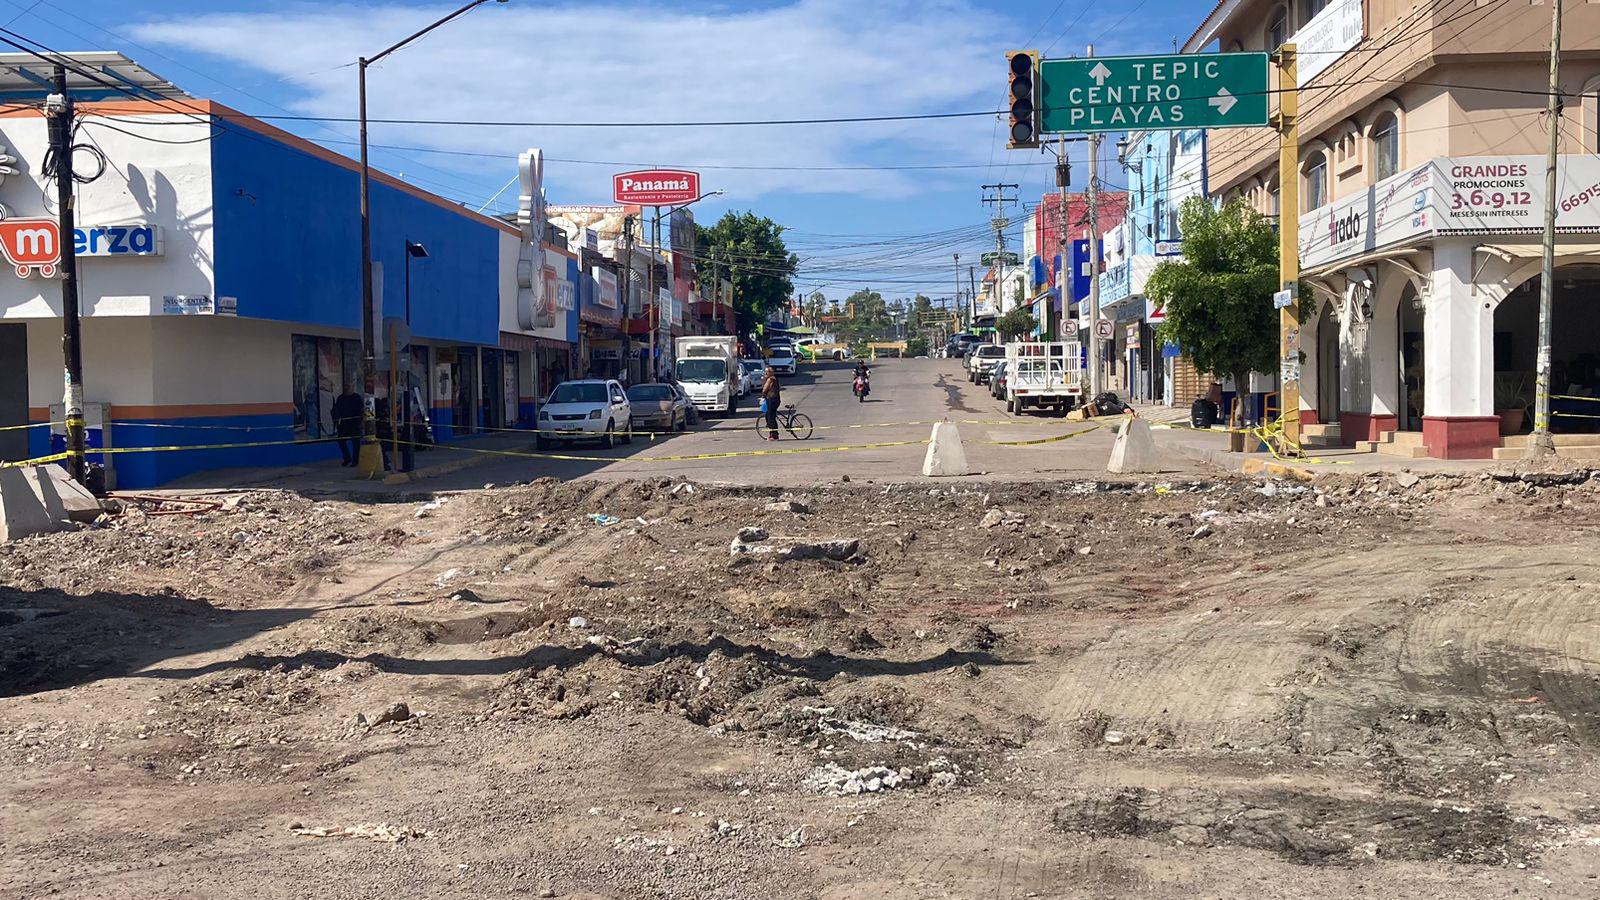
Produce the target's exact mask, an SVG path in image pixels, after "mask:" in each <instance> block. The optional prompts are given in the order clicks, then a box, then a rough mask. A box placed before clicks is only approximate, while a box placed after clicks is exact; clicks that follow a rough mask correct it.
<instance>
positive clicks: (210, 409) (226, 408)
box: [111, 403, 294, 421]
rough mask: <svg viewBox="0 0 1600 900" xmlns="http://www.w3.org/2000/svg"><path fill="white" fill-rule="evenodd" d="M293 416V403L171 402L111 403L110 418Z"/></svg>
mask: <svg viewBox="0 0 1600 900" xmlns="http://www.w3.org/2000/svg"><path fill="white" fill-rule="evenodd" d="M293 413H294V404H293V403H173V404H165V405H152V406H135V405H132V404H127V405H124V404H121V403H114V404H112V405H111V418H112V420H113V421H115V420H117V419H200V418H215V417H218V416H274V415H277V416H283V415H292V414H293Z"/></svg>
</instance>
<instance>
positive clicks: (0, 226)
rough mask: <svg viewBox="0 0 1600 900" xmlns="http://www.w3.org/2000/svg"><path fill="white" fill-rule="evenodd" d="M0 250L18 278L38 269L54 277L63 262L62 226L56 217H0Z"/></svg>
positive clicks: (40, 272)
mask: <svg viewBox="0 0 1600 900" xmlns="http://www.w3.org/2000/svg"><path fill="white" fill-rule="evenodd" d="M0 253H4V254H5V257H6V261H7V262H9V263H11V265H13V266H15V267H16V270H17V277H19V278H27V277H28V276H29V275H32V274H33V273H34V271H35V270H37V271H38V272H39V274H40V275H43V276H44V277H46V278H51V277H53V276H54V275H55V274H56V267H57V266H58V265H60V263H61V226H60V224H59V223H57V222H56V221H55V220H54V219H0Z"/></svg>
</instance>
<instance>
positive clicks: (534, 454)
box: [399, 440, 928, 463]
mask: <svg viewBox="0 0 1600 900" xmlns="http://www.w3.org/2000/svg"><path fill="white" fill-rule="evenodd" d="M399 443H401V444H406V443H412V442H408V441H400V442H399ZM926 443H928V442H927V441H926V440H915V441H880V442H878V443H874V444H850V445H846V446H839V447H791V448H788V449H783V450H728V451H724V452H719V453H685V454H680V455H675V456H639V457H626V456H583V455H579V454H574V453H545V452H542V451H531V450H491V449H489V448H487V447H461V446H457V445H454V444H413V445H414V446H432V447H437V448H439V449H443V450H459V451H461V452H463V453H482V454H487V455H490V456H510V457H515V458H518V459H566V460H574V461H577V462H604V463H625V462H684V461H688V460H696V459H731V458H733V457H738V456H783V455H787V454H791V453H838V452H840V451H844V450H876V449H880V448H884V447H909V446H912V445H915V444H926Z"/></svg>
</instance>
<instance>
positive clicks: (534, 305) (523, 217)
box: [517, 149, 556, 331]
mask: <svg viewBox="0 0 1600 900" xmlns="http://www.w3.org/2000/svg"><path fill="white" fill-rule="evenodd" d="M517 175H518V177H519V178H520V180H521V181H522V193H521V195H520V196H519V197H518V199H517V227H518V228H519V229H520V230H521V232H522V242H521V246H520V247H519V248H518V250H517V326H518V327H519V328H521V329H522V330H523V331H532V330H534V329H536V328H551V327H554V326H555V324H556V319H555V302H554V298H553V297H551V296H548V295H547V294H546V284H547V279H546V278H545V265H544V224H545V204H544V154H543V153H542V152H540V151H539V150H536V149H534V150H528V151H526V152H525V153H523V154H521V155H520V156H519V157H518V158H517ZM549 287H550V288H551V289H552V290H553V288H554V285H549Z"/></svg>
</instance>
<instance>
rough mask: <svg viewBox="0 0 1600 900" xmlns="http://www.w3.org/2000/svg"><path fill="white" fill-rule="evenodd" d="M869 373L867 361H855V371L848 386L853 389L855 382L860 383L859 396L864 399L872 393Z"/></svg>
mask: <svg viewBox="0 0 1600 900" xmlns="http://www.w3.org/2000/svg"><path fill="white" fill-rule="evenodd" d="M871 371H872V370H871V369H869V368H867V361H866V360H864V359H858V360H856V371H855V374H854V375H852V376H851V379H850V386H851V388H852V389H853V388H854V387H855V383H856V382H857V381H860V382H861V396H863V397H865V396H866V395H867V394H870V393H872V378H871Z"/></svg>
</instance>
